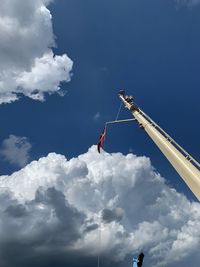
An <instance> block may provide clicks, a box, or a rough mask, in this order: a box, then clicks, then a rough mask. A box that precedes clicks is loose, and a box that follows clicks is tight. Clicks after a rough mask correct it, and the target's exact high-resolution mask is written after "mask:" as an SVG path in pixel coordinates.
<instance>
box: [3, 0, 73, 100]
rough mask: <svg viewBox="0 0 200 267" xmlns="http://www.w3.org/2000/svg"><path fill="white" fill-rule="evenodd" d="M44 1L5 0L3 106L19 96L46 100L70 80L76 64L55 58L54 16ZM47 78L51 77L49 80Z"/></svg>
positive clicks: (65, 59)
mask: <svg viewBox="0 0 200 267" xmlns="http://www.w3.org/2000/svg"><path fill="white" fill-rule="evenodd" d="M49 2H50V1H45V0H35V1H32V0H26V1H24V0H2V1H1V9H0V57H1V62H0V103H9V102H12V101H15V100H17V99H18V98H19V95H18V93H21V94H24V95H26V96H28V97H30V98H33V99H38V100H43V99H44V93H53V92H57V91H59V89H60V87H59V85H60V82H62V81H65V82H67V81H70V76H71V74H70V71H71V70H72V65H73V62H72V61H71V59H70V58H69V57H68V56H67V55H66V54H64V55H59V56H54V55H53V52H52V50H51V48H52V47H53V46H55V41H54V34H53V29H52V16H51V13H50V11H49V10H48V8H47V5H48V4H49ZM47 77H48V78H47Z"/></svg>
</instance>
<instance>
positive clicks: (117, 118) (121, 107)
mask: <svg viewBox="0 0 200 267" xmlns="http://www.w3.org/2000/svg"><path fill="white" fill-rule="evenodd" d="M121 108H122V102H121V103H120V106H119V110H118V112H117V116H116V118H115V120H118V117H119V113H120V111H121Z"/></svg>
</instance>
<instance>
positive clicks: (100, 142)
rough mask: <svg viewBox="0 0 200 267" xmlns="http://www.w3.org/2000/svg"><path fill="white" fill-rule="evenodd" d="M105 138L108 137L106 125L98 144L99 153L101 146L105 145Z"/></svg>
mask: <svg viewBox="0 0 200 267" xmlns="http://www.w3.org/2000/svg"><path fill="white" fill-rule="evenodd" d="M105 139H106V127H104V129H103V132H102V134H101V136H100V138H99V143H98V145H97V149H98V152H99V153H100V152H101V148H102V145H103V143H104V141H105Z"/></svg>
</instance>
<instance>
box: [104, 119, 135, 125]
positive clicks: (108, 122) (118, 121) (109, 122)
mask: <svg viewBox="0 0 200 267" xmlns="http://www.w3.org/2000/svg"><path fill="white" fill-rule="evenodd" d="M128 121H136V119H135V118H134V119H126V120H115V121H107V122H106V125H107V124H112V123H120V122H128Z"/></svg>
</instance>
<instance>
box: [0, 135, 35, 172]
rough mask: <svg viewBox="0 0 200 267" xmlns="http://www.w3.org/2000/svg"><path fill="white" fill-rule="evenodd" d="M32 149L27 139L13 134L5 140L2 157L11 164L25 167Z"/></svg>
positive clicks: (0, 152)
mask: <svg viewBox="0 0 200 267" xmlns="http://www.w3.org/2000/svg"><path fill="white" fill-rule="evenodd" d="M31 147H32V146H31V144H30V143H29V141H28V139H27V138H26V137H20V136H15V135H12V134H11V135H9V137H8V138H7V139H5V140H3V142H2V147H1V148H0V155H1V156H3V158H4V159H5V160H7V161H8V162H10V163H11V164H16V165H18V166H19V167H24V166H25V165H26V164H27V163H28V161H29V158H30V156H29V152H30V150H31Z"/></svg>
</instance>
